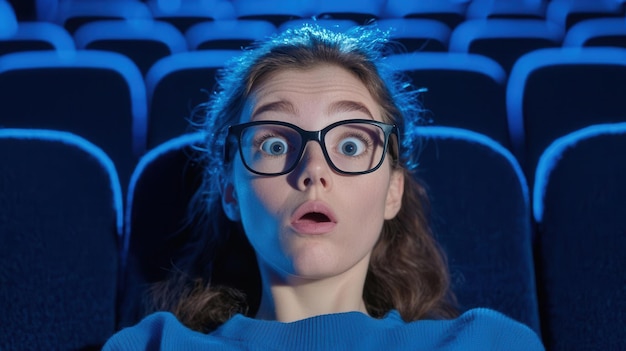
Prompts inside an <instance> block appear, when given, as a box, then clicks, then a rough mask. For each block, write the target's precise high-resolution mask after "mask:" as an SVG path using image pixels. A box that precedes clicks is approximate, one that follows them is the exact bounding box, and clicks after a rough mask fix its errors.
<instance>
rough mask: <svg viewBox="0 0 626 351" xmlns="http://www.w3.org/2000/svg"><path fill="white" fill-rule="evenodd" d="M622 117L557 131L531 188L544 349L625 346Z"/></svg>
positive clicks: (625, 128)
mask: <svg viewBox="0 0 626 351" xmlns="http://www.w3.org/2000/svg"><path fill="white" fill-rule="evenodd" d="M625 150H626V123H615V124H600V125H592V126H589V127H585V128H583V129H579V130H576V131H573V132H572V133H569V134H567V135H564V136H562V137H560V138H558V139H556V140H555V141H554V142H553V143H552V144H550V145H549V146H548V147H547V148H546V150H545V152H544V153H543V154H542V155H541V158H540V159H539V162H538V166H537V169H536V176H535V178H536V181H535V186H534V189H533V192H534V196H533V197H534V209H533V212H534V217H535V220H536V221H537V223H538V233H537V246H538V250H537V257H538V258H537V276H538V278H539V279H538V290H539V296H540V302H541V303H540V306H541V325H542V331H543V340H544V342H545V345H546V348H547V349H550V350H624V349H626V339H625V338H624V330H626V319H625V318H624V311H626V299H624V296H625V293H626V291H625V289H626V285H625V284H626V281H625V280H624V279H625V278H624V267H626V256H624V247H626V222H625V221H624V214H626V201H624V199H626V183H625V182H624V179H626V152H624V151H625Z"/></svg>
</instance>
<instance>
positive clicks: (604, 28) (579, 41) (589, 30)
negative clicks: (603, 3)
mask: <svg viewBox="0 0 626 351" xmlns="http://www.w3.org/2000/svg"><path fill="white" fill-rule="evenodd" d="M563 46H572V47H581V46H615V47H621V48H625V49H626V17H622V18H619V17H618V18H594V19H588V20H585V21H581V22H578V23H577V24H575V25H573V26H572V28H570V29H569V30H568V31H567V34H566V35H565V39H564V40H563Z"/></svg>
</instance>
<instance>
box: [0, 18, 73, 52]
mask: <svg viewBox="0 0 626 351" xmlns="http://www.w3.org/2000/svg"><path fill="white" fill-rule="evenodd" d="M75 48H76V47H75V45H74V40H73V39H72V36H71V35H70V34H69V33H68V32H67V31H66V30H65V29H63V27H61V26H59V25H57V24H54V23H49V22H20V23H19V25H18V27H17V30H16V31H15V33H14V34H13V35H11V36H7V37H1V38H0V55H4V54H8V53H12V52H20V51H36V50H74V49H75Z"/></svg>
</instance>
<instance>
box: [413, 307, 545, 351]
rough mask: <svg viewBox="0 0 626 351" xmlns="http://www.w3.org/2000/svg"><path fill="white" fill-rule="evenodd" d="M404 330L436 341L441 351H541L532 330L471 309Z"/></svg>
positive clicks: (495, 314)
mask: <svg viewBox="0 0 626 351" xmlns="http://www.w3.org/2000/svg"><path fill="white" fill-rule="evenodd" d="M407 327H408V328H411V329H414V330H415V331H416V333H417V334H420V333H424V334H430V337H431V338H433V337H434V338H435V339H438V342H439V345H438V346H437V348H438V349H443V350H520V351H521V350H544V346H543V344H542V343H541V340H540V338H539V336H538V335H537V334H536V333H535V332H534V331H533V330H532V329H531V328H529V327H528V326H526V325H525V324H522V323H520V322H518V321H516V320H514V319H512V318H510V317H508V316H506V315H504V314H502V313H500V312H498V311H495V310H492V309H487V308H475V309H470V310H468V311H466V312H464V313H463V314H461V315H460V316H459V317H457V318H455V319H451V320H423V321H418V322H412V323H407ZM424 336H425V335H424Z"/></svg>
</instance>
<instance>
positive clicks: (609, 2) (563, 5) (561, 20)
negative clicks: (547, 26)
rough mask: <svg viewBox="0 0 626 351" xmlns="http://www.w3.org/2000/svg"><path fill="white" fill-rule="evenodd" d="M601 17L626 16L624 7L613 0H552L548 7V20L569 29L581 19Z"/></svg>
mask: <svg viewBox="0 0 626 351" xmlns="http://www.w3.org/2000/svg"><path fill="white" fill-rule="evenodd" d="M601 17H604V18H606V17H621V18H623V17H624V8H623V5H622V4H620V2H619V1H613V0H596V1H581V0H551V1H549V2H548V6H547V9H546V20H547V21H550V22H553V23H555V24H557V25H559V26H562V27H564V28H565V30H569V29H570V28H571V27H572V26H573V25H575V24H576V23H578V22H580V21H584V20H587V19H591V18H601Z"/></svg>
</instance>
